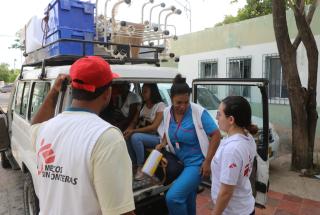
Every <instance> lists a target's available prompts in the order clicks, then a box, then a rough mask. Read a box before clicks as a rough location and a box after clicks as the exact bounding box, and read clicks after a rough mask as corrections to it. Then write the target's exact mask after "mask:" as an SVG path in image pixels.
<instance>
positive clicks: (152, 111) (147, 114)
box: [140, 102, 166, 123]
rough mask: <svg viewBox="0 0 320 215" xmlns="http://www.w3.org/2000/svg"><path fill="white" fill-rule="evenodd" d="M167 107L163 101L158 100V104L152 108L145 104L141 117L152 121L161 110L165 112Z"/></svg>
mask: <svg viewBox="0 0 320 215" xmlns="http://www.w3.org/2000/svg"><path fill="white" fill-rule="evenodd" d="M165 107H166V105H165V104H164V103H163V102H158V103H157V104H154V105H153V106H152V107H151V108H148V107H147V105H144V106H143V108H142V109H141V111H140V119H141V118H142V117H143V120H146V121H148V122H150V123H152V122H153V120H154V118H156V114H157V113H159V112H163V110H164V109H165Z"/></svg>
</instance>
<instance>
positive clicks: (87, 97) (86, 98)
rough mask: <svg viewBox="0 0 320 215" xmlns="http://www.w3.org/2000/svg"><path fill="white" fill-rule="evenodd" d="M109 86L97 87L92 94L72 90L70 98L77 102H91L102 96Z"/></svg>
mask: <svg viewBox="0 0 320 215" xmlns="http://www.w3.org/2000/svg"><path fill="white" fill-rule="evenodd" d="M109 86H110V84H107V85H105V86H103V87H99V88H97V89H96V91H94V92H89V91H86V90H81V89H76V88H72V98H73V99H77V100H84V101H92V100H94V99H96V98H98V97H99V96H100V95H102V93H103V92H104V91H106V89H108V87H109Z"/></svg>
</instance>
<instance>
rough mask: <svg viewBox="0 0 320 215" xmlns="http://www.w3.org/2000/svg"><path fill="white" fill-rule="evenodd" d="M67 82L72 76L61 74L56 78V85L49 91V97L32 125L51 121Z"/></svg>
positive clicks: (32, 121) (33, 119) (35, 116)
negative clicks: (60, 93) (63, 84)
mask: <svg viewBox="0 0 320 215" xmlns="http://www.w3.org/2000/svg"><path fill="white" fill-rule="evenodd" d="M65 80H67V81H68V82H69V81H70V76H69V75H65V74H60V75H58V77H57V78H56V80H55V82H54V85H53V86H52V88H51V90H50V91H49V93H48V95H47V96H46V98H45V99H44V101H43V103H42V105H41V106H40V108H39V110H38V112H37V113H36V114H35V115H34V117H33V118H32V120H31V124H32V125H33V124H37V123H42V122H44V121H47V120H49V119H51V118H52V117H53V116H54V112H55V107H56V104H57V101H58V96H59V92H60V90H61V87H62V83H63V82H64V81H65Z"/></svg>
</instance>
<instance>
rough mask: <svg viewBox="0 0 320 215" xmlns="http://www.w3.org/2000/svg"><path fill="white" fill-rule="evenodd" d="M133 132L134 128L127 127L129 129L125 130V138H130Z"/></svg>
mask: <svg viewBox="0 0 320 215" xmlns="http://www.w3.org/2000/svg"><path fill="white" fill-rule="evenodd" d="M133 133H134V129H132V128H127V129H126V130H125V131H124V132H123V135H124V138H125V139H126V140H128V139H129V138H130V136H131V135H132V134H133Z"/></svg>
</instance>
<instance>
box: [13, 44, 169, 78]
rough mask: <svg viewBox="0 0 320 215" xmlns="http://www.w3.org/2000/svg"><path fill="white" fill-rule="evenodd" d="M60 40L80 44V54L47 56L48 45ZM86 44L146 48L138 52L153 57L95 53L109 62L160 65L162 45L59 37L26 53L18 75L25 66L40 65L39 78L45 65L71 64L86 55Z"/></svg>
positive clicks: (43, 76)
mask: <svg viewBox="0 0 320 215" xmlns="http://www.w3.org/2000/svg"><path fill="white" fill-rule="evenodd" d="M61 42H75V43H81V44H82V50H83V53H82V55H59V56H53V57H52V56H48V55H49V54H48V53H49V47H50V46H52V45H54V44H56V43H61ZM87 44H96V45H100V46H103V47H109V46H121V47H126V48H127V50H130V49H131V48H140V49H146V51H142V52H139V54H150V53H151V54H153V58H130V57H124V58H116V57H113V56H112V55H95V56H100V57H102V58H103V59H105V60H106V61H108V62H109V63H110V64H154V65H155V66H160V60H159V55H160V53H161V52H162V51H163V50H164V47H157V46H144V45H129V44H121V43H112V42H101V41H89V40H78V39H59V40H56V41H54V42H52V43H49V44H47V45H45V46H43V47H41V48H39V49H37V50H35V51H33V52H30V53H27V54H26V61H25V63H24V64H23V65H22V67H21V71H20V76H19V78H20V79H21V78H22V73H23V69H24V68H25V67H41V68H42V73H41V76H40V78H41V79H43V78H45V76H46V74H45V67H46V66H66V65H71V64H72V63H74V62H75V61H76V60H78V59H79V58H81V57H84V56H86V55H87V54H86V49H85V47H86V45H87Z"/></svg>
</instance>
